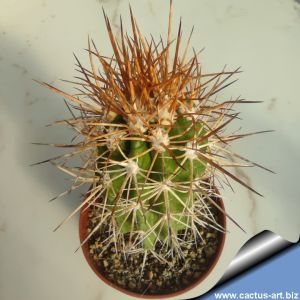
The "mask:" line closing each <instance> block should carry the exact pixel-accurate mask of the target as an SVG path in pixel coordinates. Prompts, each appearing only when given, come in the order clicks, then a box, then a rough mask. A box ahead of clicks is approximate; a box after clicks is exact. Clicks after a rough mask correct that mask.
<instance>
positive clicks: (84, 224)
mask: <svg viewBox="0 0 300 300" xmlns="http://www.w3.org/2000/svg"><path fill="white" fill-rule="evenodd" d="M219 205H220V207H221V208H222V209H223V211H225V209H224V203H223V201H222V200H221V201H220V203H219ZM89 211H90V208H87V207H83V208H82V210H81V212H80V219H79V236H80V243H82V242H83V241H84V240H85V239H86V238H87V236H88V230H87V229H88V221H89V220H88V216H89ZM220 216H221V218H220V225H222V227H223V228H225V231H226V216H225V215H224V214H221V213H220ZM220 236H221V241H220V243H219V248H218V250H217V253H216V255H215V259H214V261H213V262H212V264H211V265H210V267H209V269H207V271H206V272H205V273H203V274H202V276H200V277H199V278H198V279H197V280H196V281H194V282H193V283H192V284H191V285H190V286H187V287H185V288H183V289H182V290H180V291H177V292H174V293H169V294H163V295H142V294H138V293H134V292H131V291H128V290H126V289H123V288H121V287H119V286H118V285H116V284H114V283H112V282H111V281H109V280H108V279H106V278H105V277H104V276H103V275H102V274H101V271H100V270H99V266H98V265H97V264H96V262H95V261H94V260H93V259H92V257H91V256H90V252H89V244H88V242H86V243H84V245H83V246H82V247H81V248H82V251H83V254H84V256H85V258H86V260H87V262H88V264H89V265H90V267H91V268H92V270H93V271H94V272H95V273H96V275H97V276H98V277H99V278H100V279H101V280H102V281H103V282H105V283H106V284H108V285H109V286H111V287H112V288H114V289H116V290H118V291H120V292H122V293H125V294H127V295H129V296H132V297H139V298H142V299H167V298H171V297H175V296H178V295H182V294H184V293H186V292H188V291H190V290H191V289H193V288H195V287H196V286H197V285H199V284H200V283H201V282H202V281H203V280H204V279H205V278H206V277H207V276H208V275H209V274H210V273H211V271H212V270H213V268H214V267H215V265H216V264H217V262H218V260H219V258H220V256H221V253H222V250H223V248H224V243H225V236H226V233H223V234H221V235H220Z"/></svg>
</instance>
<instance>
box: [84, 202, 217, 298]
mask: <svg viewBox="0 0 300 300" xmlns="http://www.w3.org/2000/svg"><path fill="white" fill-rule="evenodd" d="M211 212H212V213H213V215H214V218H215V220H216V221H217V222H218V223H219V219H220V212H219V211H218V210H217V209H216V208H211ZM97 214H98V212H97V208H96V207H93V208H92V209H91V210H90V214H89V224H88V231H89V232H91V231H92V230H93V228H94V227H95V225H96V224H97V222H96V219H97ZM221 225H222V224H221ZM107 228H108V227H107V226H102V228H101V229H99V230H97V231H96V232H95V233H94V234H93V236H92V237H91V238H90V239H89V241H88V242H87V243H88V246H89V253H90V256H91V258H92V259H93V260H94V261H95V263H96V265H97V267H98V269H99V271H100V273H101V274H102V275H103V276H104V277H105V278H106V279H107V280H109V281H110V282H112V283H113V284H114V285H116V286H118V287H120V288H122V289H126V290H128V291H130V292H134V293H138V294H142V295H163V294H169V293H175V292H177V291H180V290H182V289H184V288H187V287H188V286H190V285H192V284H193V283H194V282H195V281H197V280H199V279H200V278H201V277H202V276H203V275H205V274H206V273H207V271H208V270H209V269H210V266H211V265H212V264H213V262H214V259H215V258H216V256H217V254H218V249H219V247H220V243H221V241H222V235H223V233H222V232H220V231H218V230H216V229H214V228H211V227H206V228H204V227H200V226H199V228H198V229H199V231H200V233H201V236H202V238H203V240H201V239H200V238H197V240H196V243H195V242H193V241H194V238H195V237H194V236H193V235H192V234H191V232H189V231H187V234H186V235H184V234H183V233H181V236H182V237H184V236H185V242H186V243H185V244H184V246H182V253H181V257H180V256H179V255H174V256H172V255H171V254H170V253H165V252H163V250H162V249H159V246H157V247H156V249H155V250H156V253H160V255H161V258H158V257H157V256H154V254H152V253H151V251H147V256H145V253H144V252H138V253H132V254H129V255H127V256H125V255H124V254H123V253H122V251H118V250H117V249H116V246H115V245H114V243H111V244H110V245H109V246H108V247H106V248H104V247H103V244H104V241H105V240H106V239H107V238H108V235H109V234H108V230H107ZM128 240H129V239H128ZM165 251H166V250H165Z"/></svg>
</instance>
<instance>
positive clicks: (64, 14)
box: [0, 0, 300, 300]
mask: <svg viewBox="0 0 300 300" xmlns="http://www.w3.org/2000/svg"><path fill="white" fill-rule="evenodd" d="M130 2H131V5H132V7H133V10H134V12H135V14H136V16H137V20H138V21H139V25H140V27H141V29H142V30H143V32H144V33H150V32H151V33H152V34H153V35H154V36H156V37H159V34H161V33H162V34H164V35H165V34H166V30H167V14H168V1H159V0H148V1H146V0H142V1H141V0H131V1H130ZM101 6H103V7H104V8H105V10H106V11H107V13H108V15H109V16H110V17H111V19H112V22H113V24H114V26H113V27H114V29H115V30H118V29H119V28H118V25H117V21H118V16H119V14H120V13H122V15H123V20H124V23H125V24H124V26H125V27H127V28H128V26H129V18H128V1H127V0H102V1H100V0H99V1H96V0H90V1H83V0H78V1H76V2H74V1H71V0H64V1H58V0H51V1H50V0H48V1H46V0H44V1H43V0H28V1H16V0H0V7H1V9H0V166H1V173H0V182H1V188H0V299H1V300H19V299H22V300H29V299H30V300H31V299H43V300H48V299H49V300H50V299H51V300H53V299H57V300H60V299H73V300H77V299H78V300H82V299H85V300H96V299H97V300H106V299H112V300H115V299H119V298H120V297H121V296H122V295H121V294H120V293H119V292H116V291H113V290H111V289H110V288H107V287H106V286H105V285H104V284H103V283H101V282H99V280H98V279H97V277H96V276H95V275H94V274H93V272H92V271H91V269H90V268H89V267H88V265H87V264H86V262H85V260H84V258H83V255H82V253H80V252H78V253H76V254H73V250H75V249H76V248H77V246H78V243H79V239H78V220H77V219H76V218H74V219H72V220H71V221H70V222H69V223H68V224H67V225H65V226H64V227H63V228H62V229H61V230H59V231H58V232H56V233H55V234H54V233H53V232H52V229H53V228H54V227H55V226H56V225H57V224H58V223H59V222H60V221H61V220H62V219H63V218H64V217H65V216H66V215H67V214H68V213H70V211H71V210H72V208H74V207H75V206H76V204H77V203H78V201H79V193H77V194H76V193H75V194H73V195H72V196H71V197H69V198H67V199H66V200H58V201H57V202H53V203H48V202H47V200H48V199H50V198H52V197H53V196H54V195H56V194H58V193H60V192H62V191H63V190H64V189H65V187H66V186H67V185H68V184H69V182H68V180H66V176H65V175H64V174H62V173H60V172H59V171H58V170H56V169H54V168H52V167H50V166H49V167H48V166H47V167H45V166H38V167H34V168H33V167H30V164H31V163H33V162H36V161H39V160H43V159H46V158H49V157H51V156H54V155H55V154H56V153H57V152H58V151H57V150H56V149H50V148H47V147H45V148H44V147H37V146H34V145H32V144H31V143H32V142H36V141H44V142H63V141H65V140H66V139H69V138H70V132H69V131H68V130H67V129H62V128H61V127H59V128H56V127H45V125H47V124H49V123H52V122H53V121H54V120H58V119H62V118H64V117H65V116H66V115H67V113H68V112H67V111H66V110H65V108H64V105H63V102H62V99H60V97H58V96H56V95H54V94H51V93H50V92H49V91H48V90H46V89H43V88H41V87H40V86H38V85H37V84H36V83H35V82H34V81H33V80H32V79H33V78H34V79H39V80H44V81H47V82H51V83H53V84H55V85H56V86H58V87H61V88H62V87H63V88H64V89H65V90H69V91H70V90H71V87H70V86H65V85H64V84H63V83H62V82H60V81H59V78H64V79H71V78H72V76H74V75H75V72H74V58H73V56H72V53H73V52H76V54H77V55H78V56H79V58H80V59H81V61H82V62H87V55H86V53H85V51H84V50H83V49H84V48H85V47H86V45H87V37H88V34H89V35H90V36H92V37H93V38H94V39H95V41H96V43H97V45H98V46H99V48H100V49H101V51H102V53H105V54H110V53H111V50H110V48H109V44H108V42H107V41H108V39H107V34H106V31H105V25H104V21H103V18H102V12H101ZM180 16H182V17H183V24H184V28H185V29H186V34H188V32H189V30H190V29H191V28H192V26H193V25H195V30H194V36H193V39H192V44H193V46H194V47H195V48H196V49H201V48H202V47H204V46H205V51H204V52H203V54H202V55H201V59H202V63H203V68H204V70H205V71H219V70H220V69H222V68H223V66H224V65H225V64H226V65H227V66H228V67H231V68H232V69H234V68H236V67H239V66H242V69H243V70H244V73H242V74H241V75H240V76H239V77H240V80H239V81H238V82H237V83H236V84H235V85H233V86H231V87H229V88H228V89H227V90H225V91H224V92H222V94H220V96H219V97H230V96H239V95H242V96H243V97H244V98H246V99H249V100H263V101H264V103H262V104H258V105H250V106H247V107H246V106H241V107H240V109H242V117H243V120H242V121H241V123H236V128H238V127H239V126H240V125H241V124H242V126H243V129H244V131H245V132H249V131H257V130H265V129H274V130H275V132H274V133H270V134H265V135H258V136H254V137H250V138H248V139H246V140H243V141H241V142H239V143H236V144H235V150H236V151H239V152H240V153H241V154H243V155H244V156H247V157H249V158H250V159H252V160H254V161H257V162H258V163H262V164H263V165H265V166H266V167H269V168H271V169H273V170H274V171H275V172H276V173H277V174H276V175H272V174H269V173H267V172H264V171H261V170H257V169H247V170H244V173H243V174H241V173H239V176H242V177H244V178H245V180H249V181H250V182H251V184H252V185H253V186H254V187H255V188H256V189H257V190H258V191H259V192H261V193H262V194H263V195H264V196H265V197H264V198H259V197H256V196H255V195H253V194H250V193H248V191H246V190H245V189H244V188H241V187H239V186H237V185H234V187H235V193H232V192H231V191H229V190H225V191H224V192H223V195H224V198H225V206H226V209H227V211H228V213H229V214H230V215H231V216H233V217H234V218H235V219H236V220H237V221H238V222H239V224H241V225H242V226H243V227H244V228H245V229H246V231H247V234H244V233H242V232H241V231H240V230H239V229H238V228H236V226H234V225H233V224H232V223H231V222H229V223H228V225H229V226H228V229H229V232H230V233H229V234H228V235H227V239H226V244H225V248H224V252H223V255H222V257H221V259H220V262H219V263H218V265H217V267H216V268H215V269H214V271H213V272H212V273H211V274H210V276H209V277H208V278H207V279H206V280H205V282H203V284H202V285H201V286H200V287H197V288H195V289H194V290H192V291H191V292H190V293H189V294H188V295H186V296H185V298H188V297H194V296H198V295H200V294H202V293H204V292H206V291H207V290H209V289H210V288H211V287H212V286H213V285H214V284H215V283H216V282H217V281H218V279H219V278H220V277H221V276H222V274H223V273H224V271H225V269H226V267H227V266H228V264H229V263H230V261H231V260H232V258H233V257H234V255H235V254H236V252H237V251H238V250H239V249H240V247H241V246H242V245H243V244H244V243H245V241H246V240H248V239H249V238H250V237H252V236H253V235H254V234H256V233H258V232H260V231H262V230H264V229H269V230H272V231H274V232H276V233H278V234H280V235H281V236H283V237H284V238H286V239H288V240H289V241H292V242H295V241H297V240H298V239H299V229H300V221H299V211H300V201H299V183H298V181H299V171H298V169H299V167H300V151H299V150H300V139H299V128H300V127H299V125H300V104H299V103H300V102H299V101H300V92H299V88H298V83H299V69H300V59H299V53H300V39H299V36H300V3H299V1H298V0H295V1H293V0H264V1H260V0H252V1H245V0H223V1H218V0H189V1H183V0H174V19H173V21H174V26H175V25H176V24H178V22H179V18H180ZM146 35H147V34H146ZM186 36H187V35H186ZM249 178H251V179H249ZM122 299H131V298H126V297H125V296H122ZM174 299H181V297H179V298H174Z"/></svg>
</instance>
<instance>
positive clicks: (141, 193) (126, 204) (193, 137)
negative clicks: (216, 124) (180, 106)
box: [98, 117, 207, 249]
mask: <svg viewBox="0 0 300 300" xmlns="http://www.w3.org/2000/svg"><path fill="white" fill-rule="evenodd" d="M113 123H114V124H123V123H124V121H123V119H122V118H120V117H117V118H115V120H114V121H113ZM115 130H118V127H117V128H116V129H115ZM163 130H165V131H166V133H167V134H168V139H169V140H170V144H171V145H172V143H176V149H175V150H174V151H172V147H170V148H168V149H170V150H165V151H164V150H162V151H157V150H155V149H152V150H151V151H150V150H149V149H151V147H152V145H151V142H149V141H145V140H142V139H140V140H139V135H138V134H137V135H134V136H132V140H130V137H128V139H127V140H124V139H120V141H118V140H116V141H115V145H114V147H113V148H109V147H108V146H101V147H98V154H99V156H100V157H101V158H100V159H99V160H98V165H99V167H103V166H105V167H104V172H103V173H104V174H105V172H107V174H110V175H109V180H108V187H107V190H106V193H107V203H108V205H107V208H108V209H109V210H111V211H114V216H115V219H116V223H117V227H118V230H119V231H120V232H121V233H123V234H126V233H135V232H138V233H142V234H144V238H143V247H144V248H145V249H152V248H153V247H154V245H155V243H156V241H158V240H159V241H160V242H164V241H165V240H166V239H167V238H168V237H171V236H172V235H174V234H177V233H178V231H180V230H182V229H185V228H188V227H189V226H190V225H191V217H190V212H189V208H191V207H192V205H193V202H194V192H193V191H189V190H187V189H183V190H181V189H180V183H181V182H182V183H183V184H184V185H185V186H186V185H187V182H193V180H195V179H196V178H200V177H201V176H202V175H203V173H204V172H205V168H206V163H205V162H203V161H201V160H200V159H199V157H198V155H197V152H195V150H191V151H194V152H193V153H192V152H191V153H190V154H192V155H187V151H189V147H188V146H189V144H190V143H193V144H197V145H198V146H199V145H200V147H199V148H200V149H199V151H201V152H205V151H206V147H205V144H207V140H206V139H205V137H204V136H205V133H206V130H205V129H204V127H203V124H202V123H196V122H194V123H193V122H192V121H191V120H188V119H187V118H179V119H178V120H177V121H176V122H175V123H174V124H173V126H172V127H171V129H168V128H166V129H163ZM181 147H182V150H181V149H180V148H181ZM190 147H191V148H193V149H195V146H192V145H191V146H190ZM152 148H153V147H152ZM154 160H155V161H154ZM132 162H134V163H133V164H134V165H133V166H135V167H136V168H137V170H138V171H137V172H136V174H131V175H132V176H128V172H129V171H128V170H127V169H126V166H128V164H129V163H132ZM150 167H151V170H150V172H149V169H150ZM173 183H174V184H177V185H176V188H174V187H173V186H172V185H173ZM134 205H136V209H134V210H133V209H132V206H134ZM127 208H131V209H127ZM127 211H128V212H127Z"/></svg>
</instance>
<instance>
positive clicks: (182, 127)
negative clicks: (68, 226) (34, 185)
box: [43, 9, 258, 253]
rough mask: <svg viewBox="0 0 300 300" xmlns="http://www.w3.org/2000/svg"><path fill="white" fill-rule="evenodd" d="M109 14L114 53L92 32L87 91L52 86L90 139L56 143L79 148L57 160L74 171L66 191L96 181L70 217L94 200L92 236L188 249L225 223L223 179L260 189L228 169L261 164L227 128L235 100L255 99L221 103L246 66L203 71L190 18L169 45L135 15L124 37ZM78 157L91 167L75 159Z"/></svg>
mask: <svg viewBox="0 0 300 300" xmlns="http://www.w3.org/2000/svg"><path fill="white" fill-rule="evenodd" d="M171 11H172V9H170V17H169V25H170V24H171ZM104 17H105V22H106V26H107V30H108V34H109V39H110V42H111V45H112V49H113V52H114V55H113V57H112V58H108V57H106V56H102V55H101V54H100V53H99V51H98V49H97V47H96V46H95V44H94V42H93V41H91V40H90V39H89V41H88V54H89V59H90V70H88V69H87V68H85V67H83V66H82V65H81V63H80V62H79V60H78V59H77V58H76V60H77V66H78V68H79V70H80V72H81V75H82V77H81V78H80V81H79V82H73V83H74V84H76V86H77V91H79V93H76V94H74V95H72V94H68V93H65V92H63V91H61V90H59V89H57V88H55V87H53V86H51V85H49V84H46V83H43V84H44V85H46V86H47V87H48V88H50V89H51V90H53V91H54V92H56V93H58V94H59V95H62V96H63V97H64V98H65V99H67V100H68V101H69V103H70V104H71V106H72V107H70V105H69V104H68V107H69V109H71V108H73V111H79V112H80V114H79V115H78V114H77V115H75V114H73V117H72V118H71V119H69V120H62V121H58V122H57V124H67V125H69V126H71V127H72V128H73V129H74V130H75V131H76V133H77V134H79V135H80V136H81V137H82V140H81V141H80V142H77V144H76V143H71V144H63V145H57V144H55V145H54V146H58V147H64V148H65V147H71V148H72V149H73V152H71V153H68V154H63V155H61V156H60V157H55V158H54V159H50V161H51V162H52V163H53V164H55V165H57V166H58V167H59V168H60V169H61V170H63V171H65V172H67V173H68V174H71V175H72V176H73V177H74V183H73V185H72V187H71V188H70V189H69V190H68V191H66V192H64V193H63V194H62V195H65V194H67V193H69V192H70V191H72V190H74V189H75V188H78V187H80V186H82V185H84V184H88V185H90V186H91V188H90V190H89V192H88V194H87V195H86V198H85V200H84V201H83V202H82V204H81V205H80V206H79V207H78V208H77V209H76V210H75V211H74V212H73V213H72V214H71V215H70V216H68V217H67V218H66V219H65V220H64V221H63V222H62V224H63V223H64V222H65V221H67V220H69V219H70V217H72V216H73V215H74V214H75V213H76V212H78V211H80V209H82V208H84V207H85V206H89V207H91V206H93V207H97V208H98V210H99V214H98V216H97V222H98V223H97V224H98V225H97V226H96V227H95V228H94V229H93V231H92V232H91V233H90V235H89V237H91V236H92V235H93V234H94V232H96V231H97V230H98V229H99V228H104V227H105V228H106V227H107V226H108V228H109V229H108V231H109V233H108V238H107V239H106V241H105V242H106V246H108V245H110V244H111V243H114V244H115V245H116V246H118V245H119V247H117V248H120V249H123V251H125V252H126V253H129V252H130V251H148V250H150V251H152V252H153V253H156V251H157V250H156V249H166V251H169V250H170V251H171V252H174V251H177V252H178V253H180V249H181V245H182V244H183V243H185V239H184V235H185V234H190V235H193V236H194V242H195V243H196V241H197V240H199V239H201V238H202V236H201V230H200V229H201V228H203V227H204V228H205V227H208V226H211V227H214V228H215V229H217V230H220V231H223V230H224V228H222V226H221V225H219V224H218V222H217V220H216V219H215V217H214V215H213V214H212V213H211V207H212V206H215V207H216V208H218V209H220V210H222V208H221V206H220V205H219V204H218V201H219V198H220V195H219V193H218V192H217V189H216V187H215V185H216V182H217V181H220V180H222V179H224V178H225V182H226V183H227V182H228V181H227V179H226V177H230V178H231V179H233V180H236V181H237V182H239V183H240V184H242V185H244V186H245V187H247V188H248V189H250V190H251V191H253V192H255V190H253V189H252V188H251V187H250V186H248V185H247V184H246V183H244V182H243V181H242V180H241V179H240V178H238V177H237V176H236V175H234V173H232V172H231V171H230V170H228V167H230V168H232V167H244V166H258V165H257V164H255V163H251V162H250V161H249V160H248V159H245V158H243V157H242V156H241V155H238V154H235V153H234V152H232V151H231V150H230V147H229V146H230V143H231V142H232V141H234V140H237V139H240V138H242V137H244V136H245V135H243V134H237V133H234V134H228V133H226V131H225V128H226V126H227V125H228V124H229V123H231V122H232V121H233V120H234V119H235V118H236V117H237V114H236V113H235V112H234V110H233V108H234V105H235V104H242V103H250V102H251V101H244V100H243V99H240V98H239V97H238V98H237V99H225V100H224V101H221V102H220V101H217V100H216V97H215V96H216V94H217V93H218V92H220V91H221V90H222V89H223V88H225V87H227V86H228V85H230V84H231V83H233V81H232V82H229V83H227V81H228V80H229V79H230V78H231V77H232V76H233V75H235V74H237V73H238V72H239V69H236V70H234V71H225V70H223V71H221V72H218V73H203V71H202V69H201V64H200V63H199V61H198V54H197V53H195V52H194V55H193V56H192V57H191V58H189V59H188V58H187V56H188V49H189V42H190V37H189V39H188V42H187V45H186V46H185V47H184V49H183V51H181V41H182V30H181V23H180V25H179V30H178V34H177V38H176V39H175V40H174V41H173V43H172V41H171V37H172V33H171V27H169V30H168V39H167V41H166V42H165V43H164V42H163V41H159V42H155V40H154V39H153V38H152V39H151V40H150V41H148V40H147V39H146V38H145V37H144V36H143V35H142V34H141V31H140V30H139V28H138V26H137V24H136V21H135V18H134V17H133V14H132V12H131V25H132V32H133V37H132V38H129V37H128V35H127V34H124V32H123V26H122V23H121V26H120V28H121V31H120V39H119V42H117V40H116V38H115V36H114V34H113V32H112V29H111V26H110V22H109V20H108V18H107V16H106V15H105V14H104ZM172 45H174V49H175V51H174V56H173V58H172V60H171V51H170V49H171V46H172ZM95 58H96V60H97V61H98V62H99V68H98V67H97V66H96V63H95ZM78 156H79V157H80V158H81V159H82V160H83V165H82V166H80V167H79V168H74V167H71V166H68V161H69V160H70V159H73V158H74V157H78ZM60 196H61V195H60ZM222 213H225V212H224V211H223V210H222ZM225 214H226V213H225ZM89 237H88V238H89ZM84 242H85V241H84Z"/></svg>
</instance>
